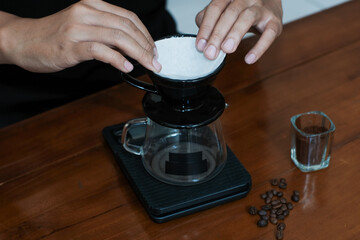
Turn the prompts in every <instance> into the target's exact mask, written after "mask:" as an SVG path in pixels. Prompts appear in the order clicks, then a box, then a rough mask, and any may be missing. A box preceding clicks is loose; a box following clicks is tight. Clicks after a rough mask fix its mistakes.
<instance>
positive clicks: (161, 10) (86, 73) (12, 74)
mask: <svg viewBox="0 0 360 240" xmlns="http://www.w3.org/2000/svg"><path fill="white" fill-rule="evenodd" d="M75 2H77V1H76V0H63V1H60V0H4V1H0V10H1V11H5V12H8V13H12V14H15V15H17V16H20V17H30V18H40V17H44V16H48V15H50V14H53V13H56V12H58V11H60V10H62V9H64V8H66V7H68V6H70V5H71V4H73V3H75ZM107 2H109V3H111V4H114V5H117V6H121V7H123V8H126V9H128V10H130V11H133V12H135V13H136V14H137V15H138V16H139V18H140V19H141V20H142V22H143V23H144V24H145V26H146V27H147V28H148V30H149V32H150V34H151V35H152V37H153V39H154V40H156V39H157V38H160V37H162V36H166V35H169V34H174V33H176V26H175V23H174V21H173V19H172V17H171V16H170V15H169V13H168V12H167V11H166V9H165V0H107ZM0 73H1V80H0V127H3V126H6V125H9V124H11V123H14V122H17V121H20V120H23V119H25V118H28V117H30V116H33V115H36V114H38V113H41V112H43V111H46V110H49V109H51V108H54V107H57V106H59V105H62V104H64V103H67V102H70V101H73V100H75V99H78V98H81V97H83V96H86V95H88V94H91V93H94V92H96V91H99V90H102V89H105V88H108V87H110V86H113V85H115V84H118V83H120V82H121V79H120V72H119V70H117V69H115V68H114V67H112V66H111V65H109V64H105V63H102V62H99V61H96V60H92V61H87V62H83V63H80V64H78V65H76V66H74V67H71V68H68V69H65V70H62V71H59V72H55V73H32V72H29V71H26V70H24V69H22V68H20V67H18V66H15V65H7V64H0Z"/></svg>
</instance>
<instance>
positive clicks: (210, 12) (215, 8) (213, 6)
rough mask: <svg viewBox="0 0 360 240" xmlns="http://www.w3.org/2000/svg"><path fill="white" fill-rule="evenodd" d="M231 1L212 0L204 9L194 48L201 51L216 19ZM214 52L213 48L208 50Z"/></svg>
mask: <svg viewBox="0 0 360 240" xmlns="http://www.w3.org/2000/svg"><path fill="white" fill-rule="evenodd" d="M229 2H231V0H213V1H212V2H211V3H210V4H209V5H208V6H207V7H206V9H205V12H204V16H203V18H202V22H201V25H200V29H199V32H198V35H197V37H196V46H197V49H198V50H199V51H203V50H204V48H205V46H206V45H207V40H208V39H209V37H210V35H211V33H212V31H213V29H214V27H215V25H216V23H217V21H218V19H219V18H220V16H221V14H222V12H223V11H224V9H225V8H226V6H227V5H228V4H229ZM210 50H211V51H212V50H215V49H213V48H211V49H210Z"/></svg>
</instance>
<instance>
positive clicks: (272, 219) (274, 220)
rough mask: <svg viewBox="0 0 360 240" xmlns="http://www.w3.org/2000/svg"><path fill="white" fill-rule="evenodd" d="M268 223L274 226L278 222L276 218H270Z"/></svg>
mask: <svg viewBox="0 0 360 240" xmlns="http://www.w3.org/2000/svg"><path fill="white" fill-rule="evenodd" d="M270 223H271V224H274V225H276V224H277V223H278V220H277V219H276V217H271V218H270Z"/></svg>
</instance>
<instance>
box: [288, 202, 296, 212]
mask: <svg viewBox="0 0 360 240" xmlns="http://www.w3.org/2000/svg"><path fill="white" fill-rule="evenodd" d="M286 206H287V208H288V209H289V210H293V208H294V205H293V204H292V203H291V202H288V203H287V204H286Z"/></svg>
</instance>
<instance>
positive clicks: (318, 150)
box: [290, 111, 335, 172]
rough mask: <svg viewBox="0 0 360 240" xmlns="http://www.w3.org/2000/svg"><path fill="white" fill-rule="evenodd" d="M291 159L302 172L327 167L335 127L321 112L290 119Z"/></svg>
mask: <svg viewBox="0 0 360 240" xmlns="http://www.w3.org/2000/svg"><path fill="white" fill-rule="evenodd" d="M290 121H291V159H292V161H293V162H294V164H295V165H296V166H297V167H298V168H299V169H300V170H301V171H303V172H311V171H317V170H320V169H324V168H326V167H328V166H329V163H330V158H331V147H332V143H333V139H334V132H335V125H334V123H333V122H332V121H331V119H330V118H329V117H328V116H327V115H326V114H325V113H323V112H320V111H312V112H306V113H301V114H298V115H295V116H293V117H291V119H290Z"/></svg>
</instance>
